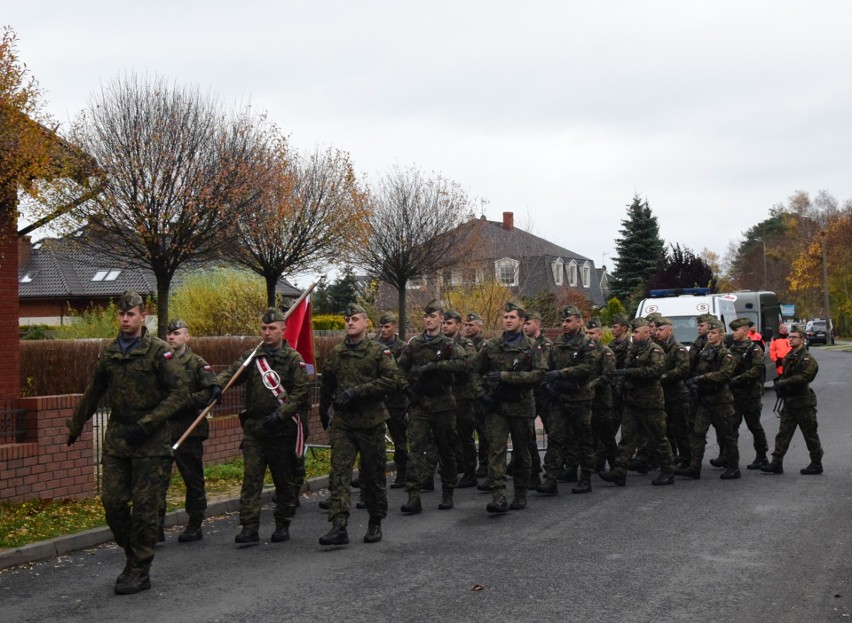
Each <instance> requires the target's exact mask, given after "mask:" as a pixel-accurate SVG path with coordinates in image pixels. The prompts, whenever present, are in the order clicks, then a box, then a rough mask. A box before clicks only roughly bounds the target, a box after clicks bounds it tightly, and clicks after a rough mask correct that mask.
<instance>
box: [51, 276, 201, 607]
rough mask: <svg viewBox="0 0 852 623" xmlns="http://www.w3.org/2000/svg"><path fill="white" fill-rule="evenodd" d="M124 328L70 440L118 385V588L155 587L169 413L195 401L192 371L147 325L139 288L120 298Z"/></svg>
mask: <svg viewBox="0 0 852 623" xmlns="http://www.w3.org/2000/svg"><path fill="white" fill-rule="evenodd" d="M117 307H118V320H119V324H120V332H119V334H118V337H116V339H115V340H113V341H112V342H110V343H109V344H107V345H106V347H104V349H103V351H101V355H100V357H99V358H98V363H97V365H96V366H95V372H94V374H93V376H92V380H91V382H90V383H89V387H88V388H87V389H86V392H85V393H84V394H83V397H82V399H81V400H80V404H79V405H78V406H77V410H76V411H75V412H74V416H73V417H72V418H71V419H70V420H69V421H68V445H69V446H70V445H72V444H73V443H74V442H75V441H77V438H78V437H79V436H80V434H81V433H82V431H83V425H84V424H85V423H86V422H88V421H89V418H91V417H92V415H93V414H94V413H95V411H96V410H97V408H98V401H99V400H100V399H101V397H102V396H103V395H104V394H105V393H106V392H107V391H109V392H110V407H111V413H110V417H109V423H108V424H107V430H106V436H105V438H104V446H103V458H102V461H103V475H104V480H103V493H102V495H101V500H102V502H103V505H104V512H105V514H106V521H107V524H108V525H109V528H110V530H112V534H113V536H114V537H115V542H116V544H117V545H118V546H119V547H120V548H122V549H123V550H124V555H125V557H126V563H125V565H124V570H123V571H122V572H121V574H120V575H119V576H118V578H117V579H116V582H115V593H116V594H118V595H130V594H133V593H138V592H139V591H144V590H147V589H149V588H151V578H150V575H149V571H150V568H151V562H152V561H153V560H154V546H155V545H156V543H157V537H158V535H159V527H160V504H161V502H162V499H163V495H164V493H163V492H164V491H165V490H166V488H167V487H168V483H169V475H170V468H171V464H172V447H171V434H170V430H169V426H168V420H169V419H170V418H172V417H173V416H174V415H175V414H176V413H178V412H179V411H180V410H181V409H182V408H184V406H185V405H186V403H187V401H188V400H189V395H188V392H187V388H186V375H185V374H184V371H183V367H182V366H181V365H180V363H179V362H178V360H177V357H175V354H174V352H173V351H172V349H171V348H169V345H168V344H166V343H165V342H164V341H162V340H161V339H159V338H157V337H155V336H153V335H151V334H150V333H149V332H148V329H147V328H146V327H145V319H146V318H147V317H148V314H147V313H146V311H145V302H144V301H143V300H142V297H141V296H139V294H137V293H136V292H134V291H133V290H128V291H126V292H125V293H124V294H122V295H121V297H120V298H119V299H118V304H117Z"/></svg>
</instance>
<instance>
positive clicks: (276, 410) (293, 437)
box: [219, 307, 308, 544]
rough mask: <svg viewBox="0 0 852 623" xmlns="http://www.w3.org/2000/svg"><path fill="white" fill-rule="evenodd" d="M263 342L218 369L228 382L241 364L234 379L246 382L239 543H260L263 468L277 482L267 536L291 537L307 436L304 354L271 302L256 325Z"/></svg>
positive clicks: (277, 539)
mask: <svg viewBox="0 0 852 623" xmlns="http://www.w3.org/2000/svg"><path fill="white" fill-rule="evenodd" d="M260 334H261V337H262V338H263V344H262V346H261V348H260V349H259V350H258V351H257V352H256V353H255V354H254V356H253V357H252V358H251V361H248V362H247V361H246V359H247V358H248V357H250V356H251V355H252V353H251V352H248V353H245V354H244V355H243V356H242V357H240V358H239V359H237V360H236V361H235V362H234V363H232V364H231V365H230V367H228V369H226V370H224V371H223V372H221V373H220V374H219V383H221V384H222V385H223V386H225V385H227V384H228V381H230V380H231V377H233V376H234V375H235V374H236V373H237V371H238V370H239V369H240V368H241V367H243V365H244V364H245V370H244V371H243V373H242V374H241V375H240V376H239V378H238V379H237V380H236V381H235V383H236V384H238V385H241V384H245V386H246V408H245V411H243V412H242V413H241V414H240V423H241V424H242V427H243V442H242V444H241V445H240V447H241V448H242V451H243V462H244V468H243V469H244V471H243V485H242V490H241V491H240V524H241V525H242V531H241V532H240V533H239V534H237V536H236V537H235V538H234V542H236V543H239V544H252V543H258V542H259V541H260V537H259V535H258V532H257V530H258V527H259V525H260V507H261V494H262V493H263V477H264V475H265V474H266V468H267V467H269V472H270V473H271V474H272V482H273V483H274V484H275V500H276V502H275V511H274V516H275V531H274V532H273V533H272V536H271V537H270V540H271V541H272V542H273V543H281V542H284V541H286V540H288V539H289V538H290V522H291V521H292V519H293V515H294V514H295V512H296V498H297V497H298V492H297V491H296V487H295V481H296V478H297V472H298V468H299V461H298V454H301V450H302V448H301V447H300V445H301V443H303V442H304V438H305V437H307V426H308V423H307V409H305V405H306V404H307V402H308V373H307V370H306V369H305V368H306V366H305V362H304V360H303V359H302V356H301V355H300V354H299V353H298V352H296V351H295V350H294V349H292V348H290V345H289V344H288V343H287V340H285V339H284V314H283V313H282V312H281V310H280V309H276V308H274V307H270V308H269V309H267V310H266V312H265V313H264V314H263V317H262V319H261V325H260Z"/></svg>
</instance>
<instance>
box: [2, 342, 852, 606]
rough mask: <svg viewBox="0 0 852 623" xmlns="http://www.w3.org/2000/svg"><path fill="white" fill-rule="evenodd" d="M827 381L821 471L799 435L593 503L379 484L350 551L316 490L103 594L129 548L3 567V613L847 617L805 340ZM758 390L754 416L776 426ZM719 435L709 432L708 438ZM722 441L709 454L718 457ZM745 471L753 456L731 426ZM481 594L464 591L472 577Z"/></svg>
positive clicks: (834, 381) (177, 548)
mask: <svg viewBox="0 0 852 623" xmlns="http://www.w3.org/2000/svg"><path fill="white" fill-rule="evenodd" d="M813 352H814V353H815V355H816V357H817V359H818V361H819V362H820V366H821V369H820V373H819V376H818V377H817V380H816V382H815V383H814V389H815V390H816V391H817V394H818V396H819V401H820V407H819V420H820V435H821V437H822V442H823V446H824V448H825V459H824V466H825V469H826V473H825V474H823V475H821V476H801V475H800V474H799V473H798V470H799V468H801V467H804V466H805V465H806V464H807V463H808V455H807V450H806V448H805V445H804V441H803V440H802V437H801V434H800V433H798V432H797V433H796V436H795V437H794V439H793V443H792V444H791V447H790V451H789V453H788V455H787V457H786V460H785V469H786V473H785V474H783V475H781V476H774V475H766V474H761V473H756V472H754V471H746V470H745V469H744V470H743V478H742V479H741V480H738V481H721V480H719V478H718V474H719V473H721V470H717V469H714V468H711V467H710V466H709V465H707V464H706V463H705V467H704V472H703V475H702V480H700V481H691V480H686V479H682V478H679V479H678V482H677V483H676V485H675V486H673V487H663V488H657V487H652V486H651V484H650V483H651V480H652V478H653V477H654V474H649V475H646V476H641V475H636V474H631V476H630V477H629V479H628V484H627V487H624V488H619V487H615V486H612V485H609V484H607V483H604V482H602V481H601V480H599V479H598V478H597V477H595V478H594V481H593V486H594V491H593V492H592V494H590V495H582V496H577V495H571V494H570V492H569V489H568V487H567V486H563V491H562V493H560V495H559V496H557V497H555V498H541V497H538V496H536V495H535V494H532V496H531V503H530V506H529V507H528V508H527V510H525V511H520V512H512V513H510V514H508V515H504V516H500V517H489V516H488V515H487V514H486V512H485V504H486V503H487V501H488V499H489V497H490V496H489V495H488V494H482V493H478V492H476V491H475V490H471V489H464V490H460V491H458V492H457V494H456V508H455V509H453V510H451V511H439V510H437V505H438V502H439V494H438V493H427V494H424V497H423V499H424V507H425V510H424V512H423V514H421V515H416V516H412V517H404V516H402V515H401V514H400V513H399V512H398V509H399V506H400V504H402V502H403V501H404V500H403V494H402V493H401V492H400V491H398V490H393V491H390V494H389V501H390V515H389V517H388V519H387V520H386V521H385V524H384V540H383V541H382V542H381V543H378V544H374V545H366V544H364V543H363V542H362V541H361V538H362V537H363V534H364V532H365V531H366V523H367V517H366V512H365V511H354V510H353V517H352V518H351V520H350V529H349V535H350V541H351V544H350V545H348V546H346V547H341V548H323V547H321V546H319V545H318V544H317V538H318V537H319V536H320V535H322V534H323V533H324V532H325V531H326V530H327V529H328V523H327V521H326V517H325V515H324V513H322V512H321V511H320V510H319V509H318V507H317V499H316V497H315V496H314V497H313V498H308V499H306V500H303V504H302V508H301V509H300V510H299V511H298V514H297V516H296V519H295V521H294V523H293V525H292V528H291V540H290V541H289V542H287V543H283V544H271V543H269V542H268V539H269V534H270V533H271V531H272V528H273V526H272V523H273V521H272V516H271V513H270V512H269V511H268V510H266V511H265V512H264V516H263V521H262V526H261V529H262V532H261V536H262V543H261V544H260V545H259V546H255V547H248V548H245V549H238V548H237V547H236V546H235V545H234V543H233V537H234V535H235V534H236V533H237V531H238V528H237V524H236V520H237V518H236V516H235V515H231V516H227V517H222V518H218V519H215V520H211V521H209V522H208V524H207V525H206V527H205V537H204V540H203V541H201V542H198V543H191V544H180V545H179V544H178V543H177V534H178V530H177V529H175V530H172V531H171V532H170V533H169V535H168V541H167V543H166V544H165V545H164V546H163V547H160V548H159V549H158V551H157V557H156V560H155V561H154V567H153V568H152V572H151V577H152V582H153V588H152V590H150V591H146V592H143V593H140V594H138V595H132V596H126V597H118V596H116V595H114V594H113V590H112V589H113V583H114V581H115V577H116V576H117V575H118V573H119V572H120V571H121V568H122V566H123V555H122V553H121V552H119V550H118V549H117V548H116V547H115V546H114V545H107V546H103V547H99V548H96V549H93V550H87V551H82V552H78V553H75V554H74V555H71V556H65V557H61V558H58V559H53V560H49V561H46V562H42V563H35V564H32V565H26V566H22V567H16V568H12V569H8V570H6V571H3V572H0V620H2V621H4V622H12V621H14V622H18V621H39V622H42V621H63V622H70V621H87V622H91V621H121V622H124V623H130V622H132V621H145V622H147V623H154V622H160V621H182V622H183V621H204V622H207V621H228V622H231V621H252V622H265V621H270V622H271V621H317V622H318V621H343V620H345V621H353V622H354V621H371V622H379V621H394V622H407V621H417V622H419V623H422V622H425V621H434V620H440V621H490V622H494V621H497V622H502V621H560V622H565V621H583V622H584V623H588V622H594V621H604V622H608V623H609V622H619V621H629V622H645V621H647V622H652V621H653V622H657V621H663V622H667V623H672V622H679V621H689V622H691V623H694V622H710V621H730V622H751V621H772V622H773V623H776V622H787V621H789V622H796V623H800V622H807V623H810V622H819V621H848V620H850V618H852V617H850V615H852V519H850V517H852V467H850V466H852V444H850V437H852V419H850V417H849V405H850V404H852V389H850V384H849V380H848V379H849V369H850V363H852V354H850V353H845V352H838V351H830V350H825V349H823V350H820V349H819V348H814V349H813ZM774 401H775V396H774V394H773V393H772V392H767V395H766V397H765V400H764V415H763V419H762V421H763V424H764V427H765V429H766V431H767V434H768V435H769V437H770V446H771V445H772V442H771V439H772V438H774V436H775V433H776V432H777V430H778V420H777V419H776V417H775V416H774V414H773V413H772V411H771V409H772V405H773V404H774ZM711 437H712V433H711ZM714 452H715V442H713V441H711V443H710V445H709V446H708V452H707V456H706V457H705V458H710V457H712V456H715V454H714ZM740 453H741V456H742V458H743V462H742V463H743V466H744V465H745V463H746V462H749V461H750V460H751V459H752V457H753V451H752V446H751V435H750V434H749V433H748V431H747V429H746V428H745V426H743V428H742V429H741V431H740ZM477 585H479V586H481V587H482V588H481V590H474V587H475V586H477Z"/></svg>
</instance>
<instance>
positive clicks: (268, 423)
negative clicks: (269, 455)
mask: <svg viewBox="0 0 852 623" xmlns="http://www.w3.org/2000/svg"><path fill="white" fill-rule="evenodd" d="M283 425H284V422H282V421H281V418H280V417H278V413H276V412H275V411H273V412H272V413H270V414H269V415H267V416H266V417H265V418H263V427H264V428H265V429H266V430H267V431H269V432H270V433H277V432H280V431H281V428H282V427H283Z"/></svg>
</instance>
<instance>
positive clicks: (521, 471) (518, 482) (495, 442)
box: [474, 302, 547, 513]
mask: <svg viewBox="0 0 852 623" xmlns="http://www.w3.org/2000/svg"><path fill="white" fill-rule="evenodd" d="M524 317H525V312H524V309H523V308H522V307H521V306H520V305H518V304H517V303H513V302H509V303H506V306H505V307H504V308H503V329H504V330H503V335H502V336H501V337H498V338H495V339H493V340H489V341H488V342H487V343H486V344H485V346H484V347H483V349H482V350H480V351H479V353H477V355H476V360H475V361H474V370H475V372H477V373H478V374H480V375H481V376H482V377H484V379H485V380H486V382H487V390H486V391H487V393H485V394H482V395H481V397H480V404H482V406H483V407H484V409H485V412H486V415H485V418H486V423H487V427H488V441H489V454H488V479H489V480H490V481H491V483H492V485H491V486H492V492H493V500H492V501H491V502H489V503H488V505H487V506H486V510H487V511H488V512H489V513H505V512H507V511H509V510H510V509H511V510H521V509H523V508H526V505H527V485H528V484H529V478H530V439H529V435H530V427H529V420H531V419H533V418H534V417H535V404H534V402H533V401H534V397H533V388H534V387H535V386H536V385H537V384H539V383H540V382H541V381H542V379H543V378H544V373H545V371H546V370H547V364H546V362H545V361H544V357H543V356H542V352H541V350H539V348H538V347H537V346H536V344H535V342H533V340H531V339H530V338H528V337H527V336H526V335H524V332H523V322H524ZM509 435H511V436H512V448H513V451H512V453H513V454H514V455H515V456H514V459H515V470H514V475H513V479H514V487H515V498H514V499H513V500H512V504H511V505H510V504H509V503H508V502H507V500H506V455H507V453H508V437H509ZM480 488H481V485H480Z"/></svg>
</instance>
